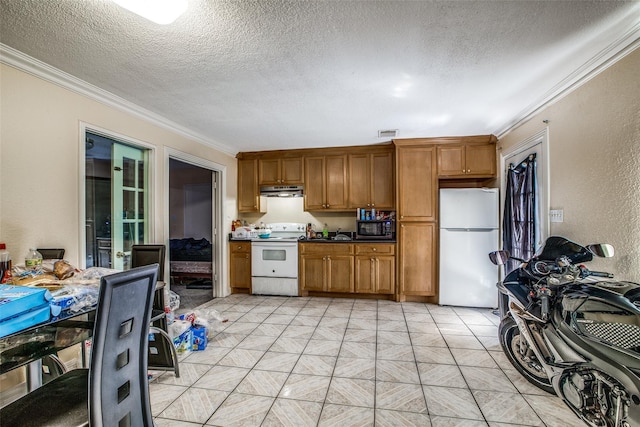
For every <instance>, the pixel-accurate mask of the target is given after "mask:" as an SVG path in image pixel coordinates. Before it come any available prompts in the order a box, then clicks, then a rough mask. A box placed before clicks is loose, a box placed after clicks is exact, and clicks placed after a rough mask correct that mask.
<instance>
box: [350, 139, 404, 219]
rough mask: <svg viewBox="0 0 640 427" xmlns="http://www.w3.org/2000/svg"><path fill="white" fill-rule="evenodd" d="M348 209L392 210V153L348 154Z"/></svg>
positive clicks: (393, 204)
mask: <svg viewBox="0 0 640 427" xmlns="http://www.w3.org/2000/svg"><path fill="white" fill-rule="evenodd" d="M348 176H349V186H348V188H349V203H348V205H349V208H376V209H379V210H382V209H393V208H394V206H395V203H394V202H395V199H394V191H393V190H394V179H393V153H392V152H391V151H388V152H383V153H368V154H367V153H358V154H349V174H348Z"/></svg>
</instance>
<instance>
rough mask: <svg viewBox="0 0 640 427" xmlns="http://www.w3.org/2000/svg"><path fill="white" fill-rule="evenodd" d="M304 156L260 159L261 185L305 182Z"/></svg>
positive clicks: (259, 182) (259, 173)
mask: <svg viewBox="0 0 640 427" xmlns="http://www.w3.org/2000/svg"><path fill="white" fill-rule="evenodd" d="M302 170H303V161H302V157H292V158H276V159H269V158H267V159H259V160H258V184H259V185H300V184H302V183H303V182H304V175H303V173H302Z"/></svg>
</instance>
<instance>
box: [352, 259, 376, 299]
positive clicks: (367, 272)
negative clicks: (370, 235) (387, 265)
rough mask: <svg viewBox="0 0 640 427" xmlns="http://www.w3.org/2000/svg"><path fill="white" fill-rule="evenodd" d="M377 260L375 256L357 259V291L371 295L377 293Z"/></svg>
mask: <svg viewBox="0 0 640 427" xmlns="http://www.w3.org/2000/svg"><path fill="white" fill-rule="evenodd" d="M375 277H376V259H375V258H374V257H373V256H364V255H360V256H357V257H355V291H356V293H366V294H371V293H374V292H375V288H376V285H375Z"/></svg>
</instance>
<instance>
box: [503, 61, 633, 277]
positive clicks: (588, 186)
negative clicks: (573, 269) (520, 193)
mask: <svg viewBox="0 0 640 427" xmlns="http://www.w3.org/2000/svg"><path fill="white" fill-rule="evenodd" d="M639 72H640V49H636V50H635V51H634V52H632V53H630V54H629V55H627V56H626V57H625V58H623V59H621V60H620V61H619V62H617V63H616V64H614V65H612V66H611V67H610V68H608V69H607V70H605V71H603V72H602V73H601V74H599V75H597V76H595V77H594V78H593V79H592V80H590V81H588V82H587V83H585V84H584V85H582V86H581V87H579V88H578V89H576V90H575V91H573V92H571V93H570V94H568V95H567V96H565V97H564V98H562V99H560V100H559V101H557V102H556V103H554V104H552V105H550V106H548V107H547V108H545V109H544V110H542V111H541V112H540V113H539V114H536V115H535V116H534V117H532V118H531V119H530V120H529V121H527V122H526V123H524V124H522V125H521V126H519V127H518V128H517V129H515V130H513V131H512V132H510V133H509V134H507V135H506V136H503V137H502V138H501V140H500V142H499V146H500V147H502V149H503V151H504V149H505V148H508V147H510V146H513V145H514V144H518V143H519V142H521V141H523V140H525V139H527V138H528V137H530V136H532V135H534V134H535V133H537V132H539V131H540V130H541V129H544V127H545V126H547V125H546V124H545V123H543V120H549V124H548V126H549V164H550V171H549V175H550V207H551V209H564V222H563V223H551V229H550V234H551V235H561V236H565V237H567V238H569V239H572V240H575V241H577V242H580V243H585V244H586V243H594V242H608V243H611V244H613V245H614V246H615V248H616V255H615V257H614V258H613V259H608V260H597V261H594V262H591V263H590V265H589V267H590V268H591V269H594V270H596V269H601V270H606V271H610V272H613V273H615V274H616V277H617V278H619V279H628V280H635V281H638V280H640V153H639V152H638V150H639V149H640V78H638V76H639V75H640V74H639Z"/></svg>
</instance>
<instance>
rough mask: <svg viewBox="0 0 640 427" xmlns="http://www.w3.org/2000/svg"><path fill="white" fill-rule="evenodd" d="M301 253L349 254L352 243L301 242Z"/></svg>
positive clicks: (351, 251)
mask: <svg viewBox="0 0 640 427" xmlns="http://www.w3.org/2000/svg"><path fill="white" fill-rule="evenodd" d="M300 253H301V254H323V255H351V254H353V245H352V244H346V243H301V244H300Z"/></svg>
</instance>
